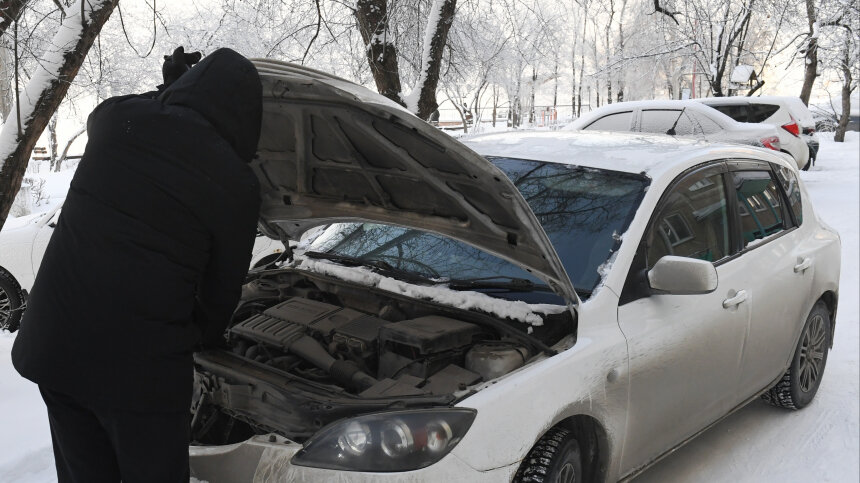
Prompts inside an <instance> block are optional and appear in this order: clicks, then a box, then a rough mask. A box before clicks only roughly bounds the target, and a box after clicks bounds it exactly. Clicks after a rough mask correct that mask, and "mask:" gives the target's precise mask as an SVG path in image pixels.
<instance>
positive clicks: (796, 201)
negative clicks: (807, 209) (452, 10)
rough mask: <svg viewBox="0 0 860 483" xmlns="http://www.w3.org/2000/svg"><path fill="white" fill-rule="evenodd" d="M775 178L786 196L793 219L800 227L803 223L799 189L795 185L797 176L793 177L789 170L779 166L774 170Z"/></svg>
mask: <svg viewBox="0 0 860 483" xmlns="http://www.w3.org/2000/svg"><path fill="white" fill-rule="evenodd" d="M776 177H777V178H779V182H780V184H782V189H783V190H785V194H786V196H788V204H789V205H790V206H791V211H792V212H793V213H794V219H795V220H797V224H798V225H800V224H801V223H803V203H802V201H801V199H800V198H801V196H800V187H799V186H798V185H797V176H795V175H794V172H792V171H791V169H789V168H786V167H784V166H780V167H779V168H777V170H776Z"/></svg>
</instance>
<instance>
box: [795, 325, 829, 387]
mask: <svg viewBox="0 0 860 483" xmlns="http://www.w3.org/2000/svg"><path fill="white" fill-rule="evenodd" d="M824 323H825V322H824V317H822V316H821V315H816V316H815V317H813V318H812V320H810V321H809V325H808V326H807V327H806V330H805V331H804V332H803V338H802V340H801V343H800V371H799V372H800V374H799V382H800V390H801V391H803V392H809V391H810V390H812V389H814V388H815V387H816V386H817V381H818V379H819V378H820V377H821V373H822V371H823V368H824V353H825V351H826V350H827V349H826V347H825V345H826V343H827V341H826V340H825V335H826V330H825V327H824Z"/></svg>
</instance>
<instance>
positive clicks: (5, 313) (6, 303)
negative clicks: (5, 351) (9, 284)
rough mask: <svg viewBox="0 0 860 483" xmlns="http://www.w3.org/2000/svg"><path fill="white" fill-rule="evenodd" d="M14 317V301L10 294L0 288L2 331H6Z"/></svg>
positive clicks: (0, 327) (0, 322)
mask: <svg viewBox="0 0 860 483" xmlns="http://www.w3.org/2000/svg"><path fill="white" fill-rule="evenodd" d="M11 317H12V301H11V300H10V299H9V294H8V293H6V291H5V290H3V288H2V287H0V329H6V328H7V326H8V325H9V319H10V318H11Z"/></svg>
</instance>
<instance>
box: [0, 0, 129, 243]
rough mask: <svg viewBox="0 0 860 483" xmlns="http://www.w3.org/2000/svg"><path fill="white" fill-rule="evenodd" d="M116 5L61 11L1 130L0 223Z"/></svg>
mask: <svg viewBox="0 0 860 483" xmlns="http://www.w3.org/2000/svg"><path fill="white" fill-rule="evenodd" d="M118 2H119V0H101V1H99V0H91V1H88V0H78V2H77V3H76V4H75V5H73V6H72V7H70V8H69V9H68V10H67V12H66V15H65V17H64V18H63V21H62V24H61V26H60V29H59V30H58V32H57V33H56V35H55V36H54V40H53V49H52V50H51V51H50V52H47V53H45V55H44V56H43V58H42V60H41V66H40V68H41V69H42V70H41V71H39V72H38V73H36V74H35V75H34V76H33V77H32V78H31V80H30V82H29V83H28V85H27V89H26V92H25V93H24V95H23V96H21V97H20V99H22V100H21V101H19V103H18V109H19V111H18V112H20V116H19V117H16V119H15V121H14V122H12V121H11V120H10V121H9V122H6V123H5V124H4V125H3V129H2V132H0V223H3V222H5V220H6V217H7V215H8V214H9V209H10V208H11V206H12V202H13V201H14V199H15V193H17V192H18V188H19V187H20V186H21V179H22V178H23V176H24V171H25V169H26V167H27V162H28V161H29V159H30V152H31V151H32V150H33V146H34V145H35V144H36V140H37V139H38V138H39V136H40V135H41V134H42V131H43V130H44V129H45V126H46V125H47V124H48V121H49V120H50V118H51V116H52V115H53V114H54V112H55V111H56V110H57V107H58V106H59V105H60V102H61V101H62V100H63V97H64V96H65V94H66V92H67V91H68V89H69V84H70V83H71V81H72V80H73V79H74V78H75V75H76V74H77V72H78V69H80V67H81V64H82V63H83V62H84V58H85V57H86V55H87V52H89V50H90V47H91V46H92V45H93V41H94V40H95V38H96V35H98V33H99V31H100V30H101V28H102V26H103V25H104V23H105V22H106V21H107V19H108V18H109V17H110V14H111V13H112V12H113V10H114V8H115V7H116V5H117V3H118ZM24 102H26V103H27V104H26V105H24V104H23V103H24ZM0 228H2V225H0Z"/></svg>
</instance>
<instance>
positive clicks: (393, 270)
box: [302, 251, 434, 283]
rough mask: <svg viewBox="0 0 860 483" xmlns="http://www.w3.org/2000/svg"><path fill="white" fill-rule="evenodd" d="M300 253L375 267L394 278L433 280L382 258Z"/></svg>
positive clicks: (409, 280) (422, 281) (359, 265)
mask: <svg viewBox="0 0 860 483" xmlns="http://www.w3.org/2000/svg"><path fill="white" fill-rule="evenodd" d="M302 255H304V256H306V257H308V258H316V259H323V260H330V261H333V262H338V263H340V264H341V265H346V266H349V267H369V268H375V269H377V270H378V271H382V272H386V273H388V274H390V275H393V276H394V277H395V278H398V279H400V280H403V281H405V282H411V283H415V282H421V283H434V280H431V279H429V278H427V277H425V276H423V275H421V274H420V273H415V272H410V271H409V270H403V269H402V268H397V267H394V266H393V265H391V264H390V263H388V262H386V261H384V260H377V259H372V258H360V257H351V256H349V255H340V254H337V253H324V252H315V251H307V252H304V253H303V254H302Z"/></svg>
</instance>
